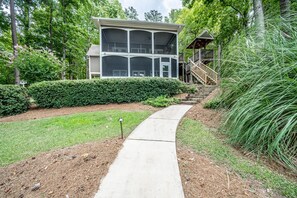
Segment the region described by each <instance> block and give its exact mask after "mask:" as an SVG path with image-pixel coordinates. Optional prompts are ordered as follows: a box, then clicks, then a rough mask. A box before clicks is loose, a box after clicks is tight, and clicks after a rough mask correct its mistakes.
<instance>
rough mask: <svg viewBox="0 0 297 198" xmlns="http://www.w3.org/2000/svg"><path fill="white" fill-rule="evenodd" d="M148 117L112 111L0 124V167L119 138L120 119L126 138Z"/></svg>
mask: <svg viewBox="0 0 297 198" xmlns="http://www.w3.org/2000/svg"><path fill="white" fill-rule="evenodd" d="M150 114H151V112H150V111H135V112H128V111H115V110H113V111H101V112H91V113H79V114H74V115H68V116H59V117H53V118H45V119H39V120H30V121H22V122H6V123H0V166H4V165H7V164H11V163H13V162H16V161H19V160H22V159H26V158H28V157H30V156H34V155H36V154H37V153H40V152H44V151H49V150H52V149H56V148H62V147H68V146H72V145H75V144H80V143H84V142H90V141H95V140H102V139H106V138H110V137H116V136H120V126H119V121H118V120H119V118H120V117H122V118H123V119H124V122H123V128H124V133H125V135H127V134H129V133H130V132H131V131H132V130H133V129H134V128H135V127H136V126H137V125H138V124H140V123H141V122H142V121H143V120H144V119H146V118H147V117H148V116H149V115H150Z"/></svg>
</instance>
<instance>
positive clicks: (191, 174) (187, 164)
mask: <svg viewBox="0 0 297 198" xmlns="http://www.w3.org/2000/svg"><path fill="white" fill-rule="evenodd" d="M177 156H178V162H179V169H180V174H181V179H182V184H183V189H184V193H185V197H186V198H199V197H201V198H204V197H212V198H213V197H217V198H224V197H237V198H240V197H255V198H263V197H280V196H279V195H276V194H273V192H272V191H269V190H268V191H269V192H268V191H267V189H265V188H263V187H262V185H261V184H260V183H259V182H257V181H254V180H246V179H242V178H241V177H240V176H239V175H237V174H236V173H235V172H233V171H232V170H229V169H228V168H227V167H224V166H223V165H220V166H218V165H217V164H215V163H214V162H213V161H211V160H210V159H209V158H207V157H206V156H203V155H199V154H197V153H196V152H194V151H192V150H191V149H189V148H186V147H184V146H182V145H178V149H177Z"/></svg>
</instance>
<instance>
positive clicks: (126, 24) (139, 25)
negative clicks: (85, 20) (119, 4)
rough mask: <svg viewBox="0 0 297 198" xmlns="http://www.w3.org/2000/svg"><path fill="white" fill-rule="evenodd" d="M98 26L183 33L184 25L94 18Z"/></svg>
mask: <svg viewBox="0 0 297 198" xmlns="http://www.w3.org/2000/svg"><path fill="white" fill-rule="evenodd" d="M92 20H93V21H94V22H95V24H96V26H97V27H98V28H99V27H100V26H109V27H121V28H135V29H149V30H164V31H172V32H178V33H179V32H180V31H182V29H183V27H184V25H181V24H173V23H161V22H149V21H136V20H123V19H109V18H98V17H92Z"/></svg>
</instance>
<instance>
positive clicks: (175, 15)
mask: <svg viewBox="0 0 297 198" xmlns="http://www.w3.org/2000/svg"><path fill="white" fill-rule="evenodd" d="M180 13H181V9H172V10H171V11H170V12H169V23H175V22H176V21H177V19H178V16H179V14H180Z"/></svg>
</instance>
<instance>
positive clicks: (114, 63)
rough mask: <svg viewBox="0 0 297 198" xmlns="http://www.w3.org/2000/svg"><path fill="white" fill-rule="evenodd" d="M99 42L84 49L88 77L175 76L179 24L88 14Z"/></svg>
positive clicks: (176, 73) (180, 27) (181, 26)
mask: <svg viewBox="0 0 297 198" xmlns="http://www.w3.org/2000/svg"><path fill="white" fill-rule="evenodd" d="M92 20H93V21H94V22H95V24H96V26H97V27H98V29H99V35H100V45H92V46H91V47H90V49H89V51H88V52H87V57H88V78H90V79H91V78H93V77H101V78H111V77H112V78H116V77H169V78H178V74H179V71H178V60H179V59H178V54H179V53H178V33H179V32H180V31H181V30H182V28H183V25H178V24H169V23H158V22H147V21H129V20H121V19H106V18H95V17H94V18H92Z"/></svg>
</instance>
